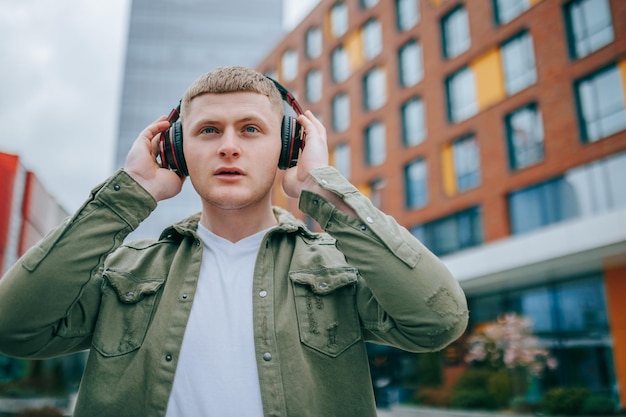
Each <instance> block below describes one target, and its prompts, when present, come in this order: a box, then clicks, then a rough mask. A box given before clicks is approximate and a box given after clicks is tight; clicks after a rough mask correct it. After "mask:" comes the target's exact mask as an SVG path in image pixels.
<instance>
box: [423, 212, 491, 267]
mask: <svg viewBox="0 0 626 417" xmlns="http://www.w3.org/2000/svg"><path fill="white" fill-rule="evenodd" d="M411 233H412V234H413V235H414V236H415V237H416V238H417V239H419V240H420V241H421V242H422V243H423V244H424V245H426V247H428V248H429V249H430V250H431V251H432V252H433V253H435V254H436V255H437V256H443V255H447V254H450V253H452V252H457V251H459V250H462V249H466V248H470V247H473V246H478V245H480V244H481V243H482V241H483V237H482V220H481V215H480V210H479V209H478V208H477V207H473V208H471V209H468V210H464V211H461V212H459V213H455V214H453V215H451V216H448V217H444V218H442V219H438V220H434V221H432V222H429V223H425V224H423V225H419V226H415V227H413V228H412V229H411Z"/></svg>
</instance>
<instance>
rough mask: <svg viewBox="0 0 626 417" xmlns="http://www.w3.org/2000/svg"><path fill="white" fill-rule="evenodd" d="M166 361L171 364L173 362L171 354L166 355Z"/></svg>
mask: <svg viewBox="0 0 626 417" xmlns="http://www.w3.org/2000/svg"><path fill="white" fill-rule="evenodd" d="M165 360H166V361H167V362H171V361H172V355H170V354H169V353H168V354H167V355H165Z"/></svg>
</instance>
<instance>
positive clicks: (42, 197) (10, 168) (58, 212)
mask: <svg viewBox="0 0 626 417" xmlns="http://www.w3.org/2000/svg"><path fill="white" fill-rule="evenodd" d="M0 194H1V195H2V199H1V200H0V267H1V272H4V271H6V270H7V269H9V268H10V267H11V266H12V265H13V264H14V263H15V261H17V259H18V258H19V257H20V256H21V255H22V254H23V253H24V252H26V251H27V250H28V248H30V247H31V246H33V245H34V244H35V243H37V242H38V241H39V240H40V239H41V238H42V237H43V236H44V235H45V234H46V233H48V232H49V231H50V230H51V229H52V228H53V227H55V226H56V225H58V224H59V223H60V222H61V221H62V220H63V218H65V217H67V215H68V213H67V212H66V211H65V209H64V208H63V207H61V206H60V205H59V204H58V203H57V201H56V200H55V198H54V197H53V196H52V195H50V193H48V192H47V191H46V189H45V188H44V187H43V185H42V184H41V182H40V181H39V179H38V178H37V176H36V175H35V174H34V173H33V172H30V171H28V170H26V169H25V168H24V166H23V165H22V164H21V163H20V160H19V157H18V156H17V155H11V154H7V153H2V152H0Z"/></svg>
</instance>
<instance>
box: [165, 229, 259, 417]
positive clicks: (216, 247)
mask: <svg viewBox="0 0 626 417" xmlns="http://www.w3.org/2000/svg"><path fill="white" fill-rule="evenodd" d="M266 232H267V230H264V231H261V232H258V233H256V234H254V235H252V236H249V237H247V238H245V239H242V240H240V241H238V242H236V243H232V242H230V241H228V240H226V239H223V238H221V237H219V236H217V235H215V234H213V233H212V232H211V231H209V230H208V229H206V228H204V227H202V226H201V225H198V234H199V236H200V238H201V239H202V241H203V243H204V252H203V256H202V267H201V269H200V277H199V280H198V288H197V290H196V294H195V299H194V301H193V306H192V308H191V315H190V316H189V322H188V324H187V328H186V330H185V336H184V339H183V343H182V347H181V352H180V358H179V359H178V366H177V368H176V375H175V377H174V385H173V388H172V393H171V394H170V399H169V402H168V405H167V414H166V415H167V417H189V416H202V417H213V416H215V417H229V416H232V417H241V416H246V417H255V416H259V417H262V416H263V404H262V402H261V390H260V387H259V377H258V371H257V363H256V359H255V350H254V329H253V324H252V279H253V274H254V264H255V262H256V257H257V253H258V251H259V246H260V244H261V241H262V240H263V236H264V235H265V233H266Z"/></svg>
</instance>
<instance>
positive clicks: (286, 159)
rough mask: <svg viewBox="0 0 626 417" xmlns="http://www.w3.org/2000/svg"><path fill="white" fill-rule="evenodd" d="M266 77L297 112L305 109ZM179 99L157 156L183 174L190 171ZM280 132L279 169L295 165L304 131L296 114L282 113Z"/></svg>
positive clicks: (168, 117)
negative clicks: (184, 147)
mask: <svg viewBox="0 0 626 417" xmlns="http://www.w3.org/2000/svg"><path fill="white" fill-rule="evenodd" d="M265 77H266V78H267V79H269V80H270V81H271V82H272V83H274V86H276V89H277V90H278V92H279V93H280V95H281V97H282V99H283V101H285V102H287V104H289V106H291V108H292V109H293V110H294V111H295V112H296V113H297V114H298V115H301V114H303V113H304V112H303V111H302V107H300V104H299V103H298V101H297V100H296V98H295V97H294V96H293V94H291V93H290V92H289V90H287V89H286V88H285V87H283V86H282V85H281V84H280V83H279V82H278V81H276V80H274V79H273V78H271V77H268V76H267V75H265ZM181 103H182V99H181V100H180V101H179V102H178V105H177V106H176V107H175V108H174V109H172V111H171V112H170V114H169V115H168V116H167V121H168V122H169V123H170V128H169V129H167V130H166V131H165V132H163V133H162V134H161V137H160V139H159V157H160V163H161V166H162V167H164V168H169V169H171V170H172V171H174V172H176V173H177V174H178V175H179V176H181V177H183V176H186V175H189V173H188V171H187V164H186V162H185V156H184V154H183V128H182V123H181V122H180V121H179V120H178V119H179V118H180V106H181ZM280 134H281V146H282V148H281V153H280V158H279V161H278V167H279V168H280V169H287V168H290V167H293V166H295V165H296V163H297V161H298V156H299V154H300V149H302V148H303V147H304V140H305V133H304V129H303V128H302V126H301V125H300V124H299V123H298V122H297V120H296V119H295V118H293V117H290V116H285V115H283V121H282V125H281V132H280Z"/></svg>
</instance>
